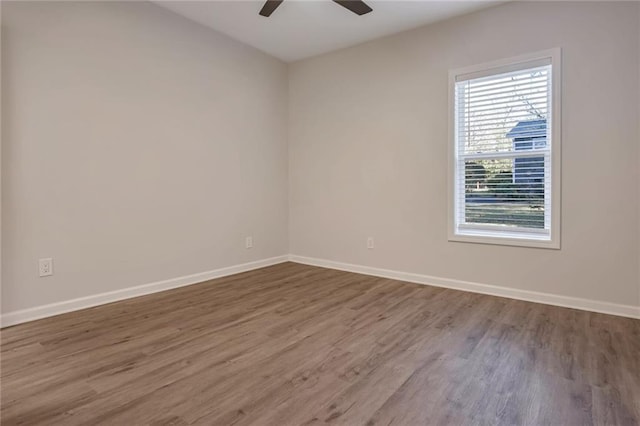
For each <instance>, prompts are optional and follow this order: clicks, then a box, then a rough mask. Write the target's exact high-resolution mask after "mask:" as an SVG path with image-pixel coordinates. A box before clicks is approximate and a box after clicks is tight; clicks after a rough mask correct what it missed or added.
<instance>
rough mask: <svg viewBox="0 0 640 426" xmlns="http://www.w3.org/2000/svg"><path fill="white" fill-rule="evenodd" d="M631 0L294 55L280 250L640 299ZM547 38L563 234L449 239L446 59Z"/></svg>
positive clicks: (469, 58) (615, 299)
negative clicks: (534, 241)
mask: <svg viewBox="0 0 640 426" xmlns="http://www.w3.org/2000/svg"><path fill="white" fill-rule="evenodd" d="M638 8H639V5H638V4H637V3H631V2H629V3H612V2H607V3H606V4H604V3H576V2H563V3H560V2H516V3H510V4H506V5H502V6H499V7H496V8H493V9H487V10H484V11H480V12H477V13H473V14H470V15H466V16H462V17H458V18H454V19H452V20H449V21H446V22H442V23H439V24H436V25H432V26H428V27H424V28H421V29H417V30H413V31H410V32H406V33H402V34H399V35H396V36H391V37H387V38H384V39H380V40H377V41H373V42H370V43H367V44H364V45H360V46H356V47H354V48H350V49H346V50H342V51H338V52H334V53H330V54H327V55H323V56H320V57H316V58H312V59H308V60H303V61H300V62H297V63H295V64H293V65H291V66H290V70H289V114H290V117H289V120H290V125H289V164H290V181H289V182H290V195H289V196H290V200H289V203H290V231H289V232H290V251H291V253H293V254H296V255H301V256H309V257H315V258H321V259H328V260H334V261H340V262H347V263H354V264H359V265H366V266H373V267H378V268H387V269H394V270H399V271H406V272H413V273H419V274H426V275H431V276H436V277H442V278H450V279H458V280H466V281H472V282H477V283H483V284H493V285H498V286H505V287H511V288H515V289H523V290H531V291H538V292H545V293H552V294H558V295H564V296H571V297H580V298H586V299H592V300H598V301H605V302H612V303H619V304H624V305H640V281H639V276H638V262H639V255H640V253H639V235H640V234H639V229H638V228H639V221H638V218H639V216H638V194H639V191H638V183H639V175H638V168H639V167H638V166H639V164H638V158H639V156H638V155H639V153H638V146H639V140H640V135H639V129H638V124H637V121H638V116H639V113H640V111H639V98H638V93H639V87H638V86H639V81H638V75H639V74H638V73H639V72H640V70H639V59H640V57H639V53H638V52H639V46H638V43H639V41H638V40H639V37H638V34H639V28H640V26H639V21H638V16H639V14H638ZM553 47H561V48H562V49H563V71H564V79H563V85H564V86H563V102H564V105H563V141H562V144H563V146H562V149H563V169H562V195H563V199H562V250H559V251H557V250H546V249H529V248H518V247H503V246H491V245H480V244H470V243H456V242H448V241H447V143H448V124H447V108H448V100H447V90H448V88H447V78H448V71H449V70H450V69H452V68H457V67H462V66H467V65H473V64H477V63H483V62H487V61H491V60H496V59H501V58H506V57H511V56H516V55H520V54H525V53H529V52H535V51H538V50H543V49H548V48H553ZM368 236H373V237H374V238H375V242H376V248H375V249H374V250H367V248H366V238H367V237H368Z"/></svg>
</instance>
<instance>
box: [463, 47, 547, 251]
mask: <svg viewBox="0 0 640 426" xmlns="http://www.w3.org/2000/svg"><path fill="white" fill-rule="evenodd" d="M552 66H553V64H552V63H551V58H549V59H543V60H536V61H531V62H529V63H524V64H522V63H521V64H517V65H515V66H513V65H510V66H505V67H502V68H499V69H498V68H493V69H488V70H480V71H479V72H473V73H468V74H464V75H456V76H455V80H454V111H453V116H454V141H453V143H454V144H455V147H454V153H455V154H454V170H455V173H454V174H455V176H454V194H453V197H454V208H453V210H454V211H453V215H454V218H453V222H454V232H455V234H457V235H471V236H473V235H475V236H484V237H503V238H505V237H506V238H515V239H529V240H540V241H549V240H550V239H551V231H552V224H553V220H552V212H553V208H552V200H553V198H554V197H553V196H552V191H553V187H552V183H553V179H552V171H553V168H552V164H553V163H552V152H553V151H552V146H553V143H554V141H553V139H552V135H553V132H552V127H553V125H554V123H553V114H552V107H553V97H552V90H553V85H552Z"/></svg>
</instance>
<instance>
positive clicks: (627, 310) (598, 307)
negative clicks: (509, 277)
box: [289, 255, 640, 318]
mask: <svg viewBox="0 0 640 426" xmlns="http://www.w3.org/2000/svg"><path fill="white" fill-rule="evenodd" d="M289 260H290V261H291V262H296V263H302V264H305V265H312V266H320V267H323V268H330V269H337V270H340V271H348V272H356V273H358V274H364V275H373V276H376V277H383V278H391V279H394V280H399V281H407V282H411V283H416V284H425V285H432V286H435V287H444V288H450V289H454V290H462V291H470V292H473V293H482V294H489V295H492V296H500V297H508V298H510V299H518V300H525V301H527V302H536V303H544V304H546V305H555V306H562V307H565V308H573V309H581V310H584V311H592V312H600V313H603V314H610V315H617V316H622V317H629V318H640V306H633V305H619V304H616V303H609V302H601V301H597V300H589V299H581V298H578V297H569V296H560V295H557V294H550V293H539V292H536V291H528V290H518V289H514V288H507V287H500V286H495V285H489V284H481V283H475V282H470V281H460V280H454V279H449V278H440V277H432V276H429V275H421V274H413V273H409V272H400V271H393V270H389V269H380V268H372V267H369V266H362V265H353V264H350V263H342V262H335V261H332V260H325V259H315V258H311V257H304V256H296V255H289Z"/></svg>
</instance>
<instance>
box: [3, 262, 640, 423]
mask: <svg viewBox="0 0 640 426" xmlns="http://www.w3.org/2000/svg"><path fill="white" fill-rule="evenodd" d="M1 353H2V372H1V375H2V385H1V390H2V414H1V420H2V425H3V426H8V425H14V424H48V425H53V424H56V425H80V424H83V425H98V424H112V425H138V424H153V425H185V424H202V425H212V424H216V425H218V424H219V425H247V424H254V425H320V424H343V425H390V424H391V425H420V424H422V425H424V424H428V425H439V424H442V425H444V424H451V425H463V424H486V425H496V424H505V425H515V424H531V425H542V424H547V425H585V424H603V425H604V424H607V425H610V424H626V425H636V424H638V423H639V422H640V321H638V320H632V319H627V318H620V317H614V316H608V315H602V314H595V313H589V312H583V311H577V310H572V309H565V308H558V307H552V306H546V305H540V304H534V303H528V302H521V301H516V300H509V299H503V298H499V297H491V296H484V295H478V294H472V293H465V292H460V291H453V290H446V289H440V288H436V287H428V286H421V285H415V284H408V283H403V282H399V281H394V280H389V279H382V278H375V277H368V276H363V275H358V274H352V273H347V272H339V271H334V270H328V269H322V268H315V267H310V266H303V265H298V264H293V263H285V264H281V265H277V266H273V267H269V268H265V269H261V270H257V271H252V272H247V273H243V274H239V275H235V276H231V277H227V278H223V279H218V280H214V281H210V282H206V283H203V284H198V285H194V286H190V287H184V288H181V289H177V290H172V291H167V292H163V293H158V294H154V295H150V296H145V297H140V298H136V299H130V300H126V301H123V302H118V303H113V304H110V305H105V306H100V307H97V308H92V309H88V310H84V311H79V312H74V313H70V314H65V315H61V316H58V317H54V318H49V319H44V320H40V321H35V322H31V323H27V324H22V325H18V326H15V327H10V328H7V329H4V330H2V352H1Z"/></svg>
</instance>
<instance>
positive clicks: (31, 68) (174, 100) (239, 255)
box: [2, 2, 288, 313]
mask: <svg viewBox="0 0 640 426" xmlns="http://www.w3.org/2000/svg"><path fill="white" fill-rule="evenodd" d="M2 9H3V10H2V66H3V69H2V120H3V126H2V151H3V155H2V185H3V188H2V228H3V235H2V237H3V238H2V254H3V270H2V310H3V313H8V312H12V311H15V310H19V309H24V308H30V307H35V306H40V305H44V304H48V303H54V302H59V301H64V300H69V299H73V298H78V297H82V296H88V295H93V294H97V293H102V292H107V291H112V290H117V289H122V288H126V287H131V286H135V285H141V284H146V283H150V282H154V281H157V280H164V279H170V278H174V277H179V276H183V275H186V274H192V273H199V272H204V271H208V270H212V269H216V268H220V267H225V266H230V265H236V264H240V263H245V262H249V261H252V260H257V259H264V258H269V257H272V256H278V255H283V254H286V253H287V244H288V242H287V214H288V213H287V145H286V136H287V130H286V126H287V123H286V116H287V97H286V90H287V68H286V64H284V63H282V62H280V61H278V60H276V59H273V58H271V57H269V56H267V55H265V54H262V53H260V52H258V51H257V50H254V49H252V48H250V47H247V46H245V45H243V44H241V43H238V42H235V41H232V40H231V39H229V38H226V37H224V36H222V35H218V34H217V33H215V32H213V31H211V30H209V29H206V28H204V27H200V26H198V25H196V24H194V23H192V22H190V21H187V20H185V19H183V18H181V17H178V16H177V15H174V14H172V13H170V12H168V11H165V10H163V9H161V8H159V7H157V6H155V5H152V4H150V3H143V2H125V3H115V2H108V3H95V2H79V3H67V2H55V3H54V2H46V3H30V2H22V3H21V4H16V3H7V2H3V4H2ZM247 235H253V237H254V248H253V249H252V250H246V249H245V247H244V238H245V236H247ZM42 257H53V258H54V271H55V274H54V276H52V277H48V278H38V269H37V261H38V258H42Z"/></svg>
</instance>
